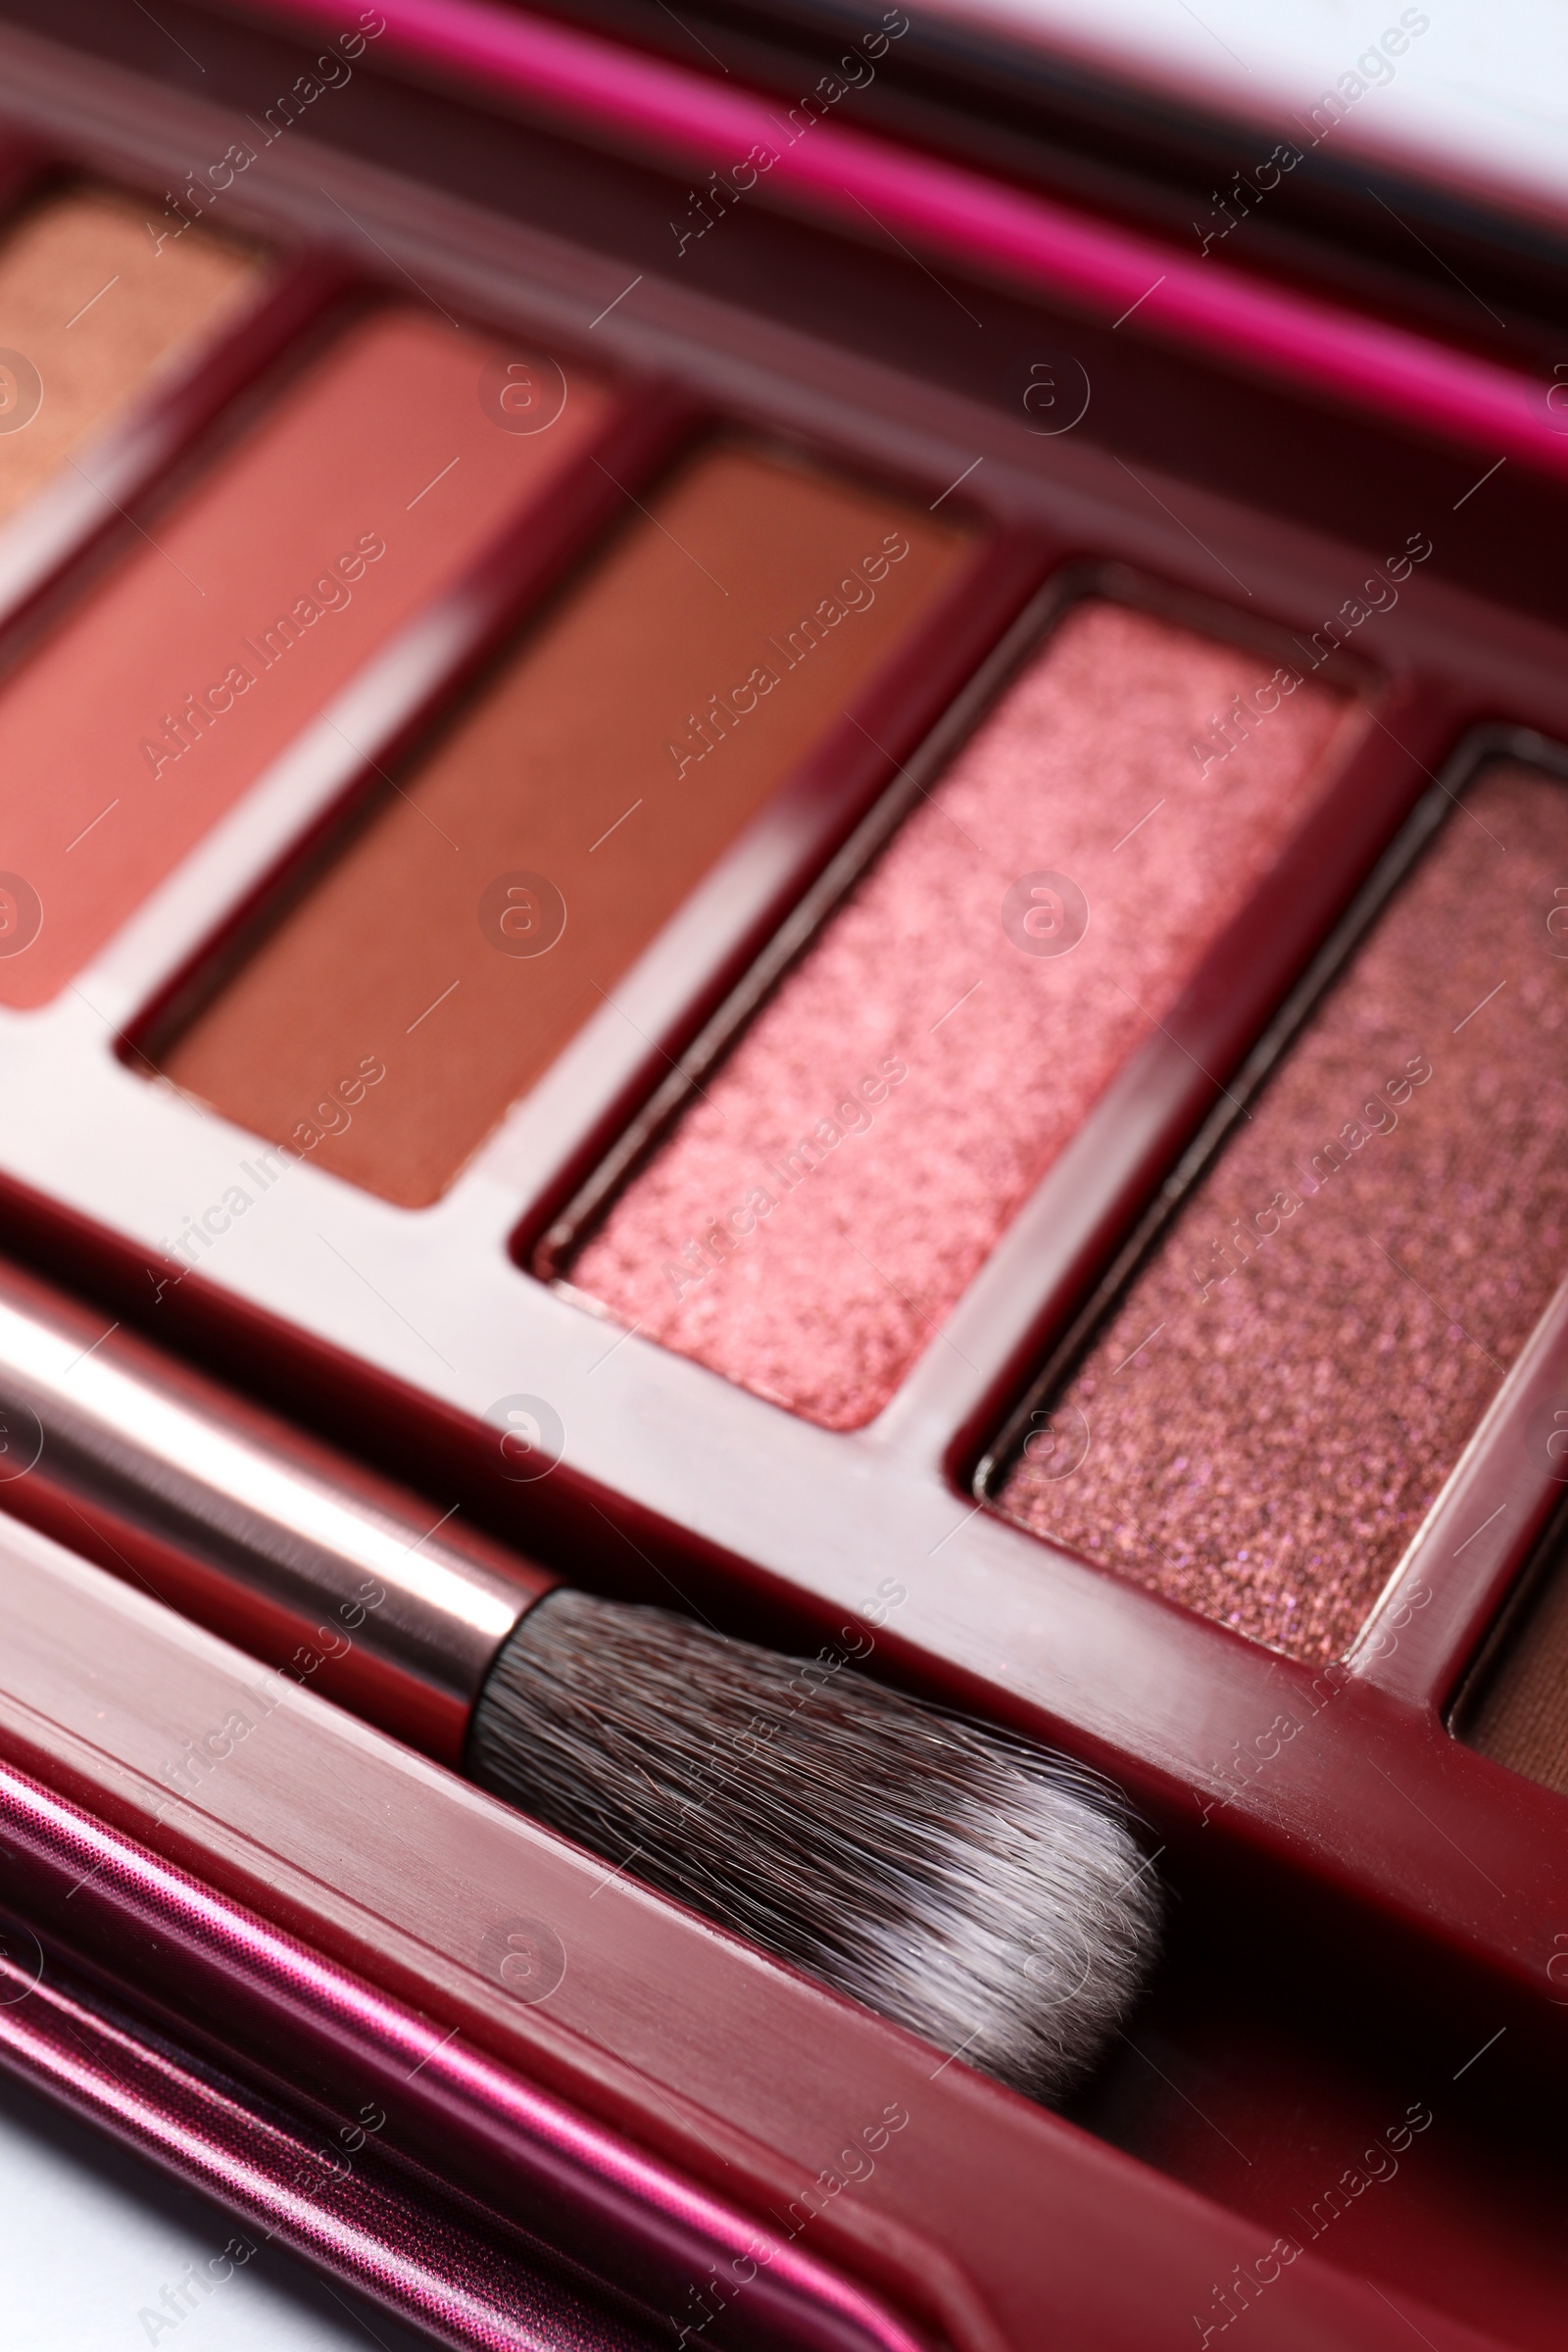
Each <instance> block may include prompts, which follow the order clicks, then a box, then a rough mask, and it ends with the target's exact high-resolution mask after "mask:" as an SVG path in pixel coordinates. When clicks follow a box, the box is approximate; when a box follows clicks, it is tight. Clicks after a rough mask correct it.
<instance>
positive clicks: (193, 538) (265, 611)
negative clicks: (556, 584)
mask: <svg viewBox="0 0 1568 2352" xmlns="http://www.w3.org/2000/svg"><path fill="white" fill-rule="evenodd" d="M167 251H168V248H166V254H167ZM493 356H494V355H493V351H492V346H490V345H489V344H487V343H485V342H482V341H481V340H480V339H479V338H477V337H476V336H472V335H467V334H463V333H459V332H456V331H455V330H453V329H452V328H449V327H446V326H441V325H438V324H435V323H433V322H431V321H429V320H427V319H425V318H423V317H422V316H419V315H417V314H415V313H413V312H401V311H392V312H385V313H380V314H377V315H375V316H373V317H371V318H369V319H365V320H362V321H361V322H359V323H358V324H357V325H355V326H353V327H351V328H350V329H348V330H347V331H346V332H345V333H344V334H343V335H342V336H341V337H340V339H339V340H338V341H337V342H336V343H335V344H334V345H333V346H332V347H331V349H330V350H328V351H327V352H326V353H325V354H324V356H322V357H321V358H320V359H319V360H318V361H316V362H315V364H314V365H313V366H312V367H311V368H310V369H309V371H308V372H307V373H306V374H305V375H304V376H303V377H302V378H300V379H299V380H298V381H296V382H294V383H292V384H291V385H289V386H288V388H287V389H286V390H285V391H284V392H283V393H282V394H281V395H280V396H279V398H278V400H277V402H276V404H275V406H274V407H273V408H272V409H271V410H270V411H269V412H268V413H267V414H266V415H265V416H264V417H262V419H261V421H260V422H259V423H258V424H256V425H255V426H254V427H253V428H252V429H251V430H250V432H249V433H248V434H247V435H246V436H245V437H244V439H242V440H241V441H240V442H239V444H238V445H237V446H236V447H234V448H233V449H231V450H229V451H228V452H227V453H226V454H225V455H224V456H223V457H222V458H221V460H220V461H219V462H218V464H217V466H215V468H214V470H213V472H212V473H211V474H210V475H209V476H208V477H207V478H206V479H205V480H204V481H202V482H201V483H200V484H198V485H197V487H196V488H195V489H193V490H192V491H191V492H189V493H188V495H187V496H186V497H185V498H184V499H183V500H182V501H181V503H180V504H179V505H178V506H177V507H176V508H175V509H174V510H173V511H172V513H170V514H167V515H162V516H160V517H157V518H155V519H154V521H153V522H152V523H151V525H150V529H151V533H152V536H151V538H150V539H149V538H143V539H141V540H139V541H138V542H137V544H136V550H135V552H134V553H132V554H131V555H129V556H128V557H127V558H126V559H125V560H124V561H123V563H122V564H120V565H119V567H118V568H117V569H116V570H115V571H114V572H113V573H111V575H110V576H109V577H108V579H107V580H106V581H105V582H104V583H103V584H102V586H101V587H100V588H99V589H98V590H97V591H96V593H95V594H94V595H93V596H92V597H91V598H90V599H89V600H88V602H87V603H86V604H85V605H84V606H83V607H82V608H81V609H80V610H79V611H78V612H77V613H75V614H74V615H73V618H72V619H71V620H70V621H69V622H68V623H67V625H66V626H65V627H64V628H62V629H61V630H59V631H58V632H57V633H56V634H55V636H54V637H52V638H51V639H50V640H49V641H48V642H47V643H46V644H45V645H43V646H42V647H41V648H40V649H39V650H38V651H37V652H36V653H35V654H34V655H33V657H32V658H31V659H30V660H29V661H28V662H26V663H25V665H24V667H23V668H22V669H21V670H19V671H18V672H17V673H16V675H15V676H13V677H12V678H11V679H9V680H8V681H7V682H6V684H5V686H4V687H3V688H0V868H3V869H4V870H5V871H6V873H7V874H8V875H10V876H12V877H20V879H21V881H22V883H23V885H24V886H25V887H24V890H23V892H21V893H20V894H19V893H17V892H15V891H11V893H10V897H9V898H8V899H7V900H6V901H5V902H3V904H4V907H6V908H7V909H9V908H10V907H11V904H12V901H13V900H20V902H21V906H22V908H23V912H22V914H21V917H20V920H21V921H22V923H23V924H24V926H25V927H26V928H30V927H31V922H29V919H28V917H29V913H30V917H31V921H36V918H37V914H38V911H39V909H40V908H41V914H42V921H41V926H40V927H38V929H37V931H36V936H34V937H33V938H32V939H31V941H30V944H28V945H26V946H25V948H23V949H22V950H21V951H20V952H17V951H15V950H13V951H12V952H10V953H9V954H7V955H6V956H4V958H3V959H0V1003H3V1004H7V1005H41V1004H43V1003H45V1002H46V1001H47V1000H48V999H49V998H50V997H52V996H53V995H54V994H55V992H56V991H57V990H58V989H59V988H60V987H61V986H62V985H63V984H64V983H65V982H66V981H67V980H69V979H70V978H71V977H72V975H73V973H74V972H75V971H76V970H77V969H78V968H79V966H80V965H82V964H83V963H85V962H86V961H87V959H88V958H89V957H90V956H91V955H92V954H93V952H94V951H95V950H96V949H97V948H99V947H100V946H101V945H102V944H103V943H104V942H105V941H106V940H107V939H108V938H109V936H110V935H111V933H112V932H113V931H114V930H115V929H116V928H117V927H118V925H119V924H120V923H122V922H123V920H124V919H125V917H126V916H127V915H129V914H131V913H132V912H133V911H134V909H135V908H136V907H137V906H138V905H139V904H140V903H141V901H142V900H143V899H144V898H145V897H146V895H147V893H148V892H149V891H150V890H152V889H153V888H154V887H155V886H156V885H157V884H158V883H159V882H161V881H162V880H163V878H164V876H165V875H166V874H167V873H168V872H169V870H170V868H171V867H172V865H173V864H174V863H175V862H176V860H177V859H178V858H180V857H181V856H182V855H183V854H184V853H185V851H187V850H188V849H190V848H191V847H192V846H193V844H194V843H196V842H197V841H199V840H200V838H201V837H202V835H203V834H204V833H205V832H206V831H207V830H208V828H209V827H210V826H211V825H212V824H213V822H214V821H215V819H216V818H218V817H219V816H221V815H222V813H223V812H224V810H225V809H228V808H229V807H230V805H231V804H232V803H233V802H234V801H235V800H237V799H238V797H239V795H240V794H241V793H242V792H243V791H245V789H246V788H247V787H248V786H249V785H251V784H252V783H254V782H255V780H256V779H257V777H258V776H259V775H260V774H261V773H262V771H263V769H264V768H265V767H266V766H267V764H268V762H269V761H270V760H272V759H274V758H276V756H277V755H278V754H279V753H280V752H282V751H283V750H284V749H285V748H286V746H287V745H288V744H289V743H290V742H291V741H292V740H293V738H294V737H295V736H297V735H298V734H299V733H300V731H301V730H302V728H304V727H305V726H307V725H308V724H309V723H310V721H311V720H313V719H314V718H315V717H316V716H317V714H318V712H319V711H320V710H321V708H322V706H323V704H325V703H326V702H327V701H329V700H330V698H331V697H332V695H333V694H334V693H336V692H337V690H338V689H339V688H340V687H342V686H343V685H345V684H346V683H347V681H348V680H349V678H350V677H351V676H352V675H353V673H354V671H355V670H356V669H357V668H358V667H359V666H360V665H361V663H362V662H365V661H366V660H367V659H368V657H369V655H371V654H372V653H374V652H375V651H376V650H377V649H378V648H379V647H380V646H381V645H383V644H384V643H385V641H386V639H387V638H388V637H389V636H390V634H391V633H392V632H393V631H394V630H395V629H396V628H398V627H399V626H401V625H402V624H403V623H404V622H405V621H407V620H408V619H410V618H411V617H412V616H413V615H414V614H415V613H417V612H418V611H419V610H420V609H421V608H422V607H423V606H425V605H426V604H427V603H428V602H429V601H430V599H431V598H432V597H433V596H435V595H436V594H438V593H439V591H440V590H441V589H442V588H443V587H444V586H446V585H447V584H448V583H449V582H450V581H451V579H452V578H453V575H454V574H455V573H456V572H458V571H459V570H460V569H461V568H462V567H464V566H465V565H466V564H468V563H470V562H471V561H472V560H473V559H474V557H475V556H476V555H477V554H478V552H479V551H480V550H481V548H482V547H483V546H484V545H485V543H486V542H487V541H488V540H489V539H490V537H491V536H492V534H493V533H494V532H495V531H496V530H497V529H498V528H499V527H500V525H501V524H502V523H503V522H504V521H505V520H506V519H507V515H508V513H509V510H510V511H516V510H519V509H521V508H524V507H526V506H527V505H528V504H529V503H530V502H531V501H533V500H534V499H536V498H537V497H539V496H540V495H541V494H542V493H543V491H545V490H546V489H548V488H549V487H550V485H551V484H552V483H553V482H554V481H555V479H556V478H557V477H558V475H559V474H560V473H561V471H562V470H563V468H564V466H568V465H570V464H571V463H572V461H573V460H574V459H576V458H577V457H579V456H580V454H581V452H582V450H583V447H584V444H585V443H586V442H588V441H589V440H591V439H592V438H593V436H594V435H595V434H596V432H597V431H598V429H599V428H600V426H601V424H602V422H603V419H604V417H605V415H606V413H607V409H608V396H607V395H606V394H605V393H604V392H603V391H602V390H601V389H599V387H597V386H596V385H595V384H594V383H592V382H591V381H590V382H586V383H582V382H578V381H576V380H575V379H574V380H573V382H572V386H571V395H570V397H569V399H568V400H567V403H566V406H565V409H564V413H563V415H562V416H561V417H560V419H559V421H558V422H557V423H556V424H555V425H554V427H553V428H552V429H550V430H548V431H545V432H540V433H535V434H517V433H514V432H510V431H505V430H503V429H502V428H501V427H500V426H499V425H498V424H495V423H493V422H492V421H491V420H490V418H489V417H488V416H487V415H486V414H485V413H484V411H483V410H482V408H481V406H480V401H479V379H480V374H481V371H482V369H483V368H485V366H486V365H487V363H488V362H489V361H490V360H491V359H492V357H493ZM432 838H434V837H433V836H432ZM7 887H8V890H9V889H10V886H9V884H8V886H7ZM16 919H18V918H16V917H12V920H13V922H14V921H15V920H16Z"/></svg>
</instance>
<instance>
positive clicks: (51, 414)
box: [0, 187, 258, 518]
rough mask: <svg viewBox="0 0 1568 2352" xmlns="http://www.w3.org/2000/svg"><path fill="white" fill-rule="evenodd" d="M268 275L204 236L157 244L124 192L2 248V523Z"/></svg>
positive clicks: (80, 201)
mask: <svg viewBox="0 0 1568 2352" xmlns="http://www.w3.org/2000/svg"><path fill="white" fill-rule="evenodd" d="M155 225H156V224H155ZM257 270H258V263H257V257H256V256H255V255H254V254H253V253H247V252H245V251H244V250H243V249H241V248H240V247H238V246H235V245H230V244H229V243H228V242H227V241H226V240H225V239H224V238H222V237H218V236H214V235H213V234H212V232H211V231H210V230H208V229H205V228H194V227H193V228H188V229H186V230H184V231H183V232H182V233H181V234H180V235H178V236H166V237H165V239H164V241H163V243H162V245H157V244H155V242H154V238H153V235H152V234H151V233H150V232H149V229H148V225H147V215H146V207H145V206H144V205H142V204H140V203H139V202H138V201H137V200H136V198H134V197H132V196H126V195H122V194H120V193H118V192H117V191H116V190H114V189H112V188H95V187H79V188H70V189H67V190H65V191H64V192H63V193H61V194H59V195H56V196H51V197H49V198H47V199H46V200H44V201H43V202H42V203H39V204H37V205H34V206H33V207H31V208H30V209H29V210H28V211H27V212H25V213H24V214H23V215H22V217H21V218H20V219H19V220H18V221H16V222H15V223H14V224H13V226H12V227H11V229H10V230H9V232H8V233H7V234H6V235H5V237H4V239H3V240H0V345H3V346H4V348H3V349H0V518H3V517H4V516H6V515H12V514H14V513H15V512H16V510H17V508H18V507H20V506H22V505H24V504H25V501H26V500H27V499H29V498H31V497H32V495H33V493H34V492H35V491H37V490H41V489H42V488H43V486H44V484H45V483H46V482H47V481H49V480H50V478H51V477H52V476H53V475H54V474H56V473H58V472H59V470H60V469H61V467H62V466H64V465H65V464H66V463H67V461H68V459H69V458H70V456H71V454H72V452H73V451H74V450H76V449H77V448H78V447H79V446H80V445H81V444H82V443H83V442H84V441H87V440H89V439H90V438H91V437H92V435H93V434H94V433H96V432H98V431H99V430H100V429H101V428H102V427H103V426H105V425H107V424H109V423H110V422H111V421H112V420H113V418H114V417H115V416H116V414H117V413H118V412H119V411H121V410H123V409H124V408H125V407H127V406H128V405H129V403H130V402H131V401H132V400H133V399H134V398H135V397H136V395H137V394H138V393H139V392H141V391H143V390H144V389H145V387H146V385H147V384H148V382H149V380H150V379H151V378H152V377H153V376H155V375H156V374H157V373H158V372H159V371H160V370H161V369H163V368H169V367H171V366H172V365H173V364H175V363H176V362H178V361H179V360H181V359H183V358H184V357H186V356H187V354H188V353H189V351H190V349H191V347H192V345H193V344H194V343H195V342H196V340H197V339H198V337H200V336H202V335H204V334H210V333H211V332H212V331H213V330H214V328H215V327H217V326H218V325H219V324H220V323H221V321H222V319H223V318H224V316H225V314H226V313H228V312H230V311H232V310H233V309H235V308H236V307H237V306H238V304H239V302H240V300H241V299H242V298H243V297H244V296H245V295H246V294H247V293H248V292H249V291H250V290H251V287H252V285H253V283H254V281H255V278H256V275H257ZM19 363H20V364H19Z"/></svg>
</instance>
